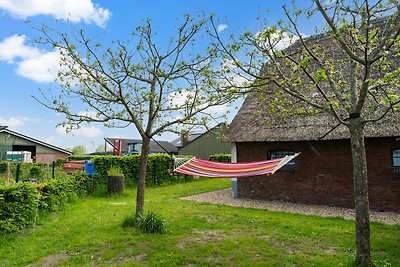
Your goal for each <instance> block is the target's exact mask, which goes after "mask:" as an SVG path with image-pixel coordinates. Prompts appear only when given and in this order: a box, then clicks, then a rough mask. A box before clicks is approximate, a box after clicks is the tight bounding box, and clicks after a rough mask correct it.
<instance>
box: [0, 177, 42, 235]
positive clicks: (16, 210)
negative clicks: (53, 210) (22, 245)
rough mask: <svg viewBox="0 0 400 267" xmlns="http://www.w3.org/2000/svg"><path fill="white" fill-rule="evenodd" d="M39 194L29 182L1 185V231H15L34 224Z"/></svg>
mask: <svg viewBox="0 0 400 267" xmlns="http://www.w3.org/2000/svg"><path fill="white" fill-rule="evenodd" d="M37 202H38V196H37V191H36V188H35V187H34V186H33V185H31V184H28V183H19V184H15V185H11V186H0V232H14V231H17V230H19V229H21V228H23V227H26V226H30V225H32V224H33V222H34V219H35V216H36V209H37Z"/></svg>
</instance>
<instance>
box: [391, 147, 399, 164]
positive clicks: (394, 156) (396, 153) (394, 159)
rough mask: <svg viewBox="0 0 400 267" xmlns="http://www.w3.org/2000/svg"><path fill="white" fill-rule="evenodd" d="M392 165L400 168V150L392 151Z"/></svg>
mask: <svg viewBox="0 0 400 267" xmlns="http://www.w3.org/2000/svg"><path fill="white" fill-rule="evenodd" d="M392 165H393V167H400V148H399V149H394V150H392Z"/></svg>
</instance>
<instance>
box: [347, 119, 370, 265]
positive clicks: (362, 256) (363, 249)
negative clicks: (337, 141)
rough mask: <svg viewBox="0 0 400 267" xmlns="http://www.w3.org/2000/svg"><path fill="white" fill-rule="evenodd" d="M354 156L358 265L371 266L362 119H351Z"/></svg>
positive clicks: (350, 128) (350, 127) (350, 126)
mask: <svg viewBox="0 0 400 267" xmlns="http://www.w3.org/2000/svg"><path fill="white" fill-rule="evenodd" d="M349 130H350V138H351V152H352V156H353V179H354V199H355V212H356V218H355V219H356V264H361V265H363V266H370V265H371V252H370V228H369V200H368V176H367V159H366V153H365V143H364V132H363V131H364V123H363V122H362V119H361V118H360V117H358V118H353V119H350V125H349Z"/></svg>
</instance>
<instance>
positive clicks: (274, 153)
mask: <svg viewBox="0 0 400 267" xmlns="http://www.w3.org/2000/svg"><path fill="white" fill-rule="evenodd" d="M399 152H400V150H399ZM294 154H295V153H294V151H291V150H287V149H276V150H271V151H269V152H268V159H279V158H283V157H285V156H291V155H294ZM285 167H287V168H286V169H292V168H293V167H294V160H291V161H289V162H288V163H287V164H286V166H285Z"/></svg>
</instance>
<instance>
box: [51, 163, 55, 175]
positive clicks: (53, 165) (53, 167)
mask: <svg viewBox="0 0 400 267" xmlns="http://www.w3.org/2000/svg"><path fill="white" fill-rule="evenodd" d="M54 169H55V163H54V160H53V164H52V172H51V178H52V179H54V176H55V175H54Z"/></svg>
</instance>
